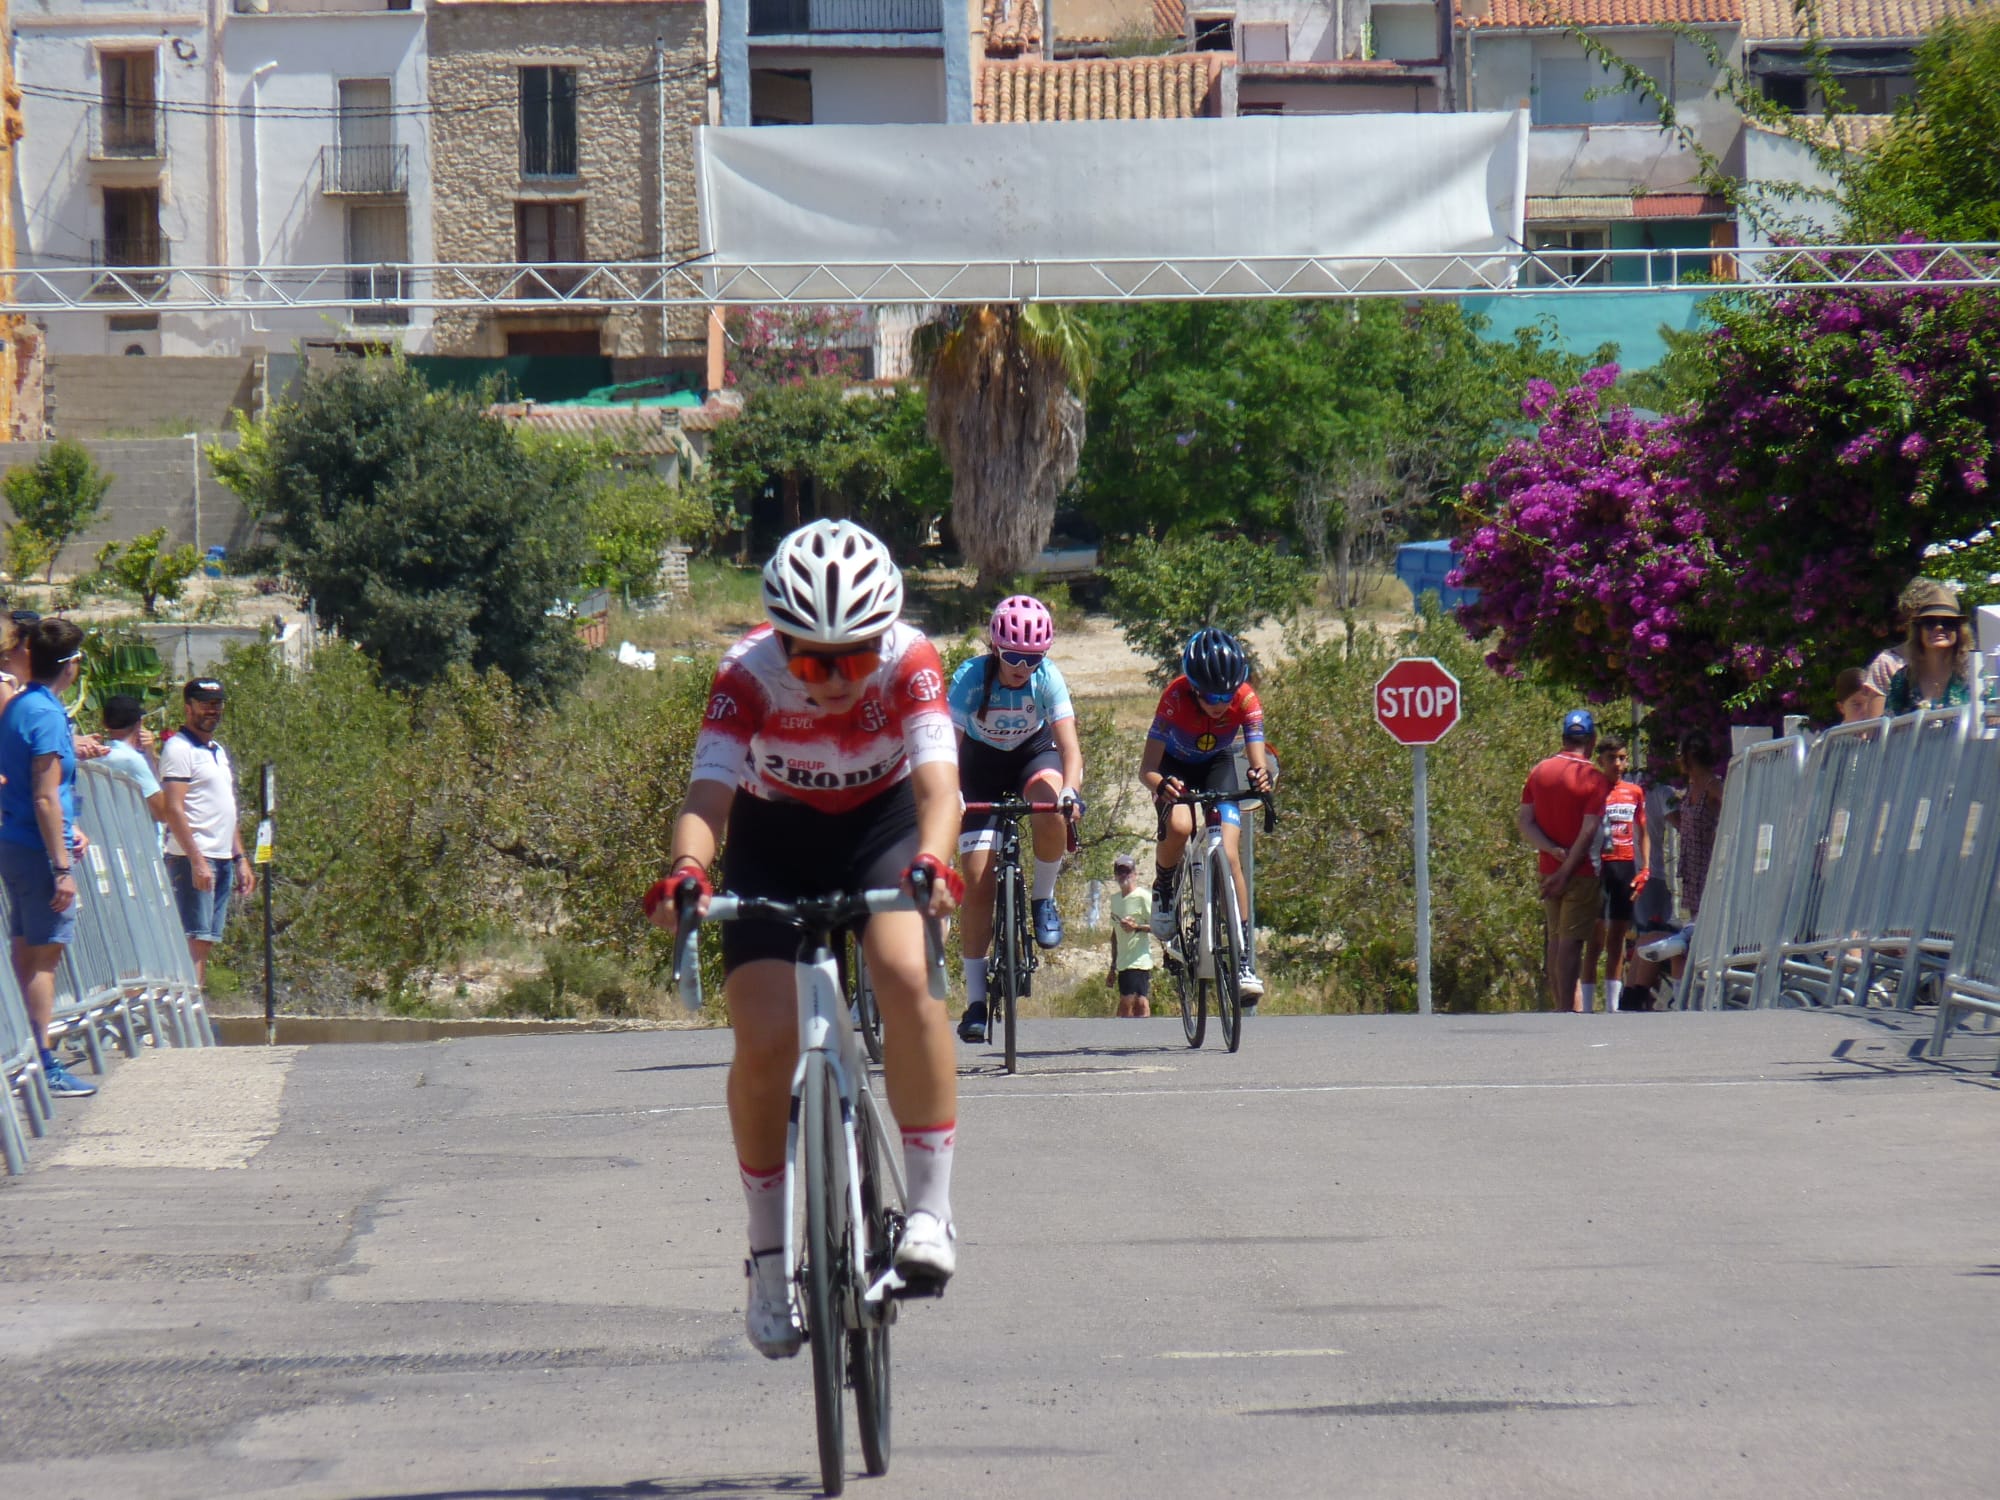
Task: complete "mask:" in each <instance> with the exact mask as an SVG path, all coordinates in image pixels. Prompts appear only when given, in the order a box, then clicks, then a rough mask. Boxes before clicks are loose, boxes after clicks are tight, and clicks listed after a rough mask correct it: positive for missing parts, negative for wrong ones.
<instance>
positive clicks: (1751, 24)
mask: <svg viewBox="0 0 2000 1500" xmlns="http://www.w3.org/2000/svg"><path fill="white" fill-rule="evenodd" d="M1985 3H1989V0H1820V4H1819V28H1820V34H1821V35H1822V36H1825V37H1829V38H1832V39H1834V40H1838V41H1889V40H1892V39H1902V38H1908V37H1920V36H1923V35H1925V34H1927V33H1928V32H1929V31H1930V29H1931V28H1932V27H1933V26H1935V25H1937V23H1938V22H1940V21H1942V20H1944V19H1945V18H1946V17H1947V16H1963V15H1969V14H1970V13H1971V12H1973V11H1975V10H1978V9H1979V8H1980V6H1981V5H1982V4H1985ZM1743 34H1744V35H1745V36H1746V37H1748V38H1750V39H1751V40H1752V41H1766V42H1768V41H1794V40H1798V39H1800V38H1802V37H1804V35H1805V28H1804V27H1803V26H1801V25H1800V24H1799V19H1798V12H1797V9H1796V7H1795V6H1794V5H1793V3H1792V0H1744V4H1743Z"/></svg>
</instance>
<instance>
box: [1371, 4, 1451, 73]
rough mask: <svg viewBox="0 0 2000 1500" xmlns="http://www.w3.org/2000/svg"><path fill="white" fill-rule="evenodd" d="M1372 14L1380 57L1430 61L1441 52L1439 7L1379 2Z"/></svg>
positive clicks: (1376, 46) (1402, 60)
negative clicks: (1439, 42) (1439, 46)
mask: <svg viewBox="0 0 2000 1500" xmlns="http://www.w3.org/2000/svg"><path fill="white" fill-rule="evenodd" d="M1369 14H1370V19H1371V20H1372V21H1373V23H1374V27H1375V55H1376V56H1377V57H1393V58H1395V59H1396V60H1397V61H1398V62H1428V61H1430V60H1431V59H1433V58H1435V57H1436V56H1437V55H1438V22H1437V7H1436V6H1434V5H1393V4H1378V5H1376V6H1375V8H1374V9H1373V10H1372V11H1371V12H1370V13H1369Z"/></svg>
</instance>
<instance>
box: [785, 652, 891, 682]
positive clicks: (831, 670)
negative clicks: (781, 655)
mask: <svg viewBox="0 0 2000 1500" xmlns="http://www.w3.org/2000/svg"><path fill="white" fill-rule="evenodd" d="M879 644H880V643H879V642H876V641H870V642H869V643H868V644H867V645H865V646H856V647H854V648H853V649H851V650H847V651H800V650H797V649H796V648H794V647H793V646H792V645H791V644H790V643H789V642H787V643H786V646H785V670H786V671H787V672H790V673H791V674H792V676H794V677H796V678H797V679H798V680H799V681H800V682H803V683H805V684H807V685H808V686H810V687H819V686H822V685H823V684H825V683H829V682H831V681H833V679H834V678H836V677H841V678H845V679H846V680H847V681H849V682H865V681H867V680H868V679H869V678H870V677H873V676H874V675H875V673H876V671H877V670H878V669H879V668H880V667H881V665H882V653H881V651H879V650H878V649H877V647H878V646H879Z"/></svg>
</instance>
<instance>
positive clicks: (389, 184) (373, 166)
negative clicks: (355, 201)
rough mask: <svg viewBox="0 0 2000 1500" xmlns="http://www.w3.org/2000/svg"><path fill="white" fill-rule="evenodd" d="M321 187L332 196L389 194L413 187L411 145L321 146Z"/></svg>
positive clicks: (378, 195)
mask: <svg viewBox="0 0 2000 1500" xmlns="http://www.w3.org/2000/svg"><path fill="white" fill-rule="evenodd" d="M319 190H320V191H321V192H322V193H325V194H328V195H329V196H334V197H339V196H356V195H359V196H367V197H378V198H379V197H387V196H391V195H396V194H401V193H407V192H409V190H410V148H409V147H408V146H377V145H369V146H322V147H320V148H319Z"/></svg>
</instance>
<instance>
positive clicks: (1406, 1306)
mask: <svg viewBox="0 0 2000 1500" xmlns="http://www.w3.org/2000/svg"><path fill="white" fill-rule="evenodd" d="M1925 1026H1926V1027H1927V1022H1926V1023H1925ZM1922 1029H1924V1028H1923V1027H1919V1026H1917V1025H1915V1024H1905V1025H1903V1026H1901V1027H1899V1026H1898V1025H1897V1024H1896V1023H1895V1021H1894V1020H1893V1019H1885V1018H1881V1017H1875V1018H1869V1017H1865V1016H1857V1015H1828V1014H1809V1013H1797V1012H1778V1013H1766V1014H1754V1015H1716V1016H1703V1015H1690V1016H1683V1015H1659V1016H1616V1017H1588V1018H1584V1017H1559V1016H1522V1017H1492V1018H1463V1017H1437V1018H1433V1019H1430V1020H1421V1019H1418V1018H1415V1017H1393V1018H1358V1019H1327V1020H1305V1019H1297V1020H1287V1019H1277V1018H1272V1019H1268V1020H1258V1021H1253V1022H1251V1023H1249V1029H1248V1031H1247V1040H1246V1043H1245V1050H1244V1051H1243V1052H1242V1053H1241V1054H1239V1055H1237V1056H1235V1057H1230V1056H1226V1055H1224V1054H1222V1053H1220V1052H1219V1051H1216V1050H1215V1049H1214V1047H1213V1046H1212V1045H1211V1048H1210V1049H1209V1050H1206V1051H1204V1052H1201V1053H1190V1052H1189V1051H1188V1050H1187V1049H1186V1048H1185V1047H1184V1046H1181V1045H1180V1044H1179V1035H1178V1028H1177V1026H1176V1025H1175V1023H1172V1022H1168V1021H1154V1022H1150V1023H1115V1022H1047V1023H1041V1024H1039V1025H1036V1026H1034V1027H1033V1028H1032V1029H1031V1031H1030V1032H1029V1034H1028V1036H1027V1046H1028V1048H1029V1051H1028V1054H1027V1057H1026V1063H1025V1066H1026V1068H1027V1070H1028V1071H1026V1072H1025V1073H1024V1074H1023V1075H1022V1076H1020V1077H1017V1078H1011V1079H1010V1078H1006V1077H1002V1076H996V1075H995V1074H994V1073H993V1072H992V1071H991V1070H990V1069H989V1068H987V1067H985V1066H984V1063H985V1061H986V1055H985V1054H980V1053H967V1054H965V1060H966V1062H967V1073H966V1076H965V1078H964V1081H963V1084H964V1086H963V1098H962V1108H961V1114H960V1120H961V1135H960V1142H961V1144H960V1148H959V1159H958V1177H957V1194H956V1197H957V1202H958V1207H959V1214H960V1226H961V1230H962V1234H963V1241H962V1260H961V1273H960V1276H959V1279H958V1280H957V1281H956V1282H955V1283H954V1284H953V1286H952V1288H951V1290H950V1293H949V1295H947V1296H946V1297H945V1299H944V1300H943V1301H942V1302H940V1303H936V1304H929V1305H919V1306H914V1307H912V1308H911V1309H910V1310H909V1312H908V1313H907V1314H906V1315H905V1317H904V1318H903V1319H902V1321H901V1322H900V1323H899V1324H898V1326H897V1333H896V1340H897V1343H896V1383H897V1391H896V1443H897V1447H896V1454H895V1466H894V1469H893V1471H892V1473H891V1474H890V1475H889V1476H888V1477H887V1478H885V1479H882V1480H867V1479H864V1478H861V1477H859V1459H858V1455H857V1456H856V1457H855V1460H854V1469H853V1472H854V1474H855V1476H856V1477H855V1478H854V1479H852V1480H851V1481H850V1487H849V1492H850V1493H851V1494H856V1495H860V1496H863V1497H867V1500H877V1497H879V1500H892V1497H898V1496H925V1497H935V1496H941V1495H975V1496H983V1495H999V1494H1003V1493H1004V1494H1006V1495H1008V1496H1009V1497H1031V1496H1064V1497H1069V1496H1076V1495H1090V1496H1103V1497H1126V1496H1130V1497H1143V1500H1167V1497H1179V1496H1203V1497H1207V1496H1218V1495H1239V1494H1257V1495H1272V1496H1322V1495H1338V1496H1341V1497H1343V1500H1348V1497H1374V1496H1383V1497H1390V1496H1394V1497H1409V1496H1432V1495H1449V1496H1468V1497H1512V1496H1519V1497H1534V1500H1551V1497H1569V1496H1575V1497H1590V1500H1608V1497H1623V1496H1645V1497H1656V1496H1744V1497H1751V1496H1754V1497H1758V1500H1775V1497H1788V1496H1811V1497H1814V1500H1826V1497H1833V1496H1868V1497H1880V1496H1899V1497H1900V1496H1924V1497H1933V1496H1978V1497H1982V1500H1990V1497H1992V1496H1993V1495H1995V1494H1996V1493H2000V1455H1996V1452H1995V1445H1994V1443H1993V1442H1992V1439H1991V1424H1992V1413H1993V1403H1994V1396H1995V1393H1996V1385H2000V1359H1996V1354H2000V1150H1996V1149H1995V1147H1996V1141H2000V1087H1996V1085H1995V1083H1994V1081H1993V1079H1992V1078H1991V1077H1990V1076H1989V1071H1988V1070H1989V1069H1990V1067H1991V1064H1992V1053H1993V1047H1992V1046H1990V1045H1989V1046H1985V1047H1976V1046H1974V1045H1973V1044H1972V1043H1967V1044H1965V1046H1964V1047H1963V1048H1962V1051H1963V1053H1964V1056H1963V1057H1962V1058H1961V1059H1960V1060H1959V1062H1958V1063H1957V1064H1956V1065H1951V1066H1935V1065H1931V1064H1928V1063H1923V1062H1920V1061H1917V1060H1915V1059H1914V1058H1913V1057H1912V1056H1911V1048H1912V1046H1913V1044H1914V1043H1915V1042H1916V1041H1917V1040H1918V1038H1919V1034H1920V1031H1921V1030H1922ZM727 1048H728V1038H727V1035H726V1034H721V1033H691V1032H654V1033H638V1034H624V1035H608V1036H597V1035H584V1036H578V1035H571V1036H562V1037H547V1038H516V1037H507V1038H493V1039H487V1040H480V1041H462V1042H448V1043H433V1044H427V1045H414V1046H374V1047H362V1046H355V1047H334V1046H323V1047H315V1048H307V1049H286V1050H281V1051H279V1052H277V1053H275V1054H273V1053H268V1052H264V1051H261V1050H252V1049H242V1050H237V1049H226V1050H223V1051H218V1052H210V1053H181V1054H163V1055H159V1056H147V1057H143V1058H141V1059H139V1060H137V1061H135V1062H131V1063H126V1064H122V1065H120V1066H119V1067H118V1068H117V1070H115V1071H114V1073H113V1074H112V1076H111V1078H110V1080H109V1086H108V1087H107V1088H106V1089H105V1091H104V1093H103V1094H102V1095H100V1096H99V1098H97V1099H96V1100H92V1101H88V1102H77V1103H72V1104H68V1105H66V1106H65V1107H64V1108H63V1123H64V1126H65V1130H64V1144H63V1145H62V1146H61V1147H60V1148H59V1149H55V1150H51V1149H49V1147H50V1146H51V1145H52V1144H53V1142H45V1143H42V1144H43V1149H41V1150H40V1151H38V1153H37V1157H36V1160H37V1166H36V1167H35V1169H34V1170H33V1171H32V1172H31V1173H30V1174H29V1175H28V1176H27V1177H26V1178H24V1179H21V1180H19V1181H17V1182H15V1183H13V1184H12V1185H10V1186H6V1187H4V1188H0V1493H4V1494H7V1495H16V1496H20V1497H23V1500H59V1497H66V1496H91V1497H96V1496H106V1497H114V1496H115V1497H121V1500H123V1497H154V1496H158V1497H168V1496H173V1497H190V1500H215V1497H231V1500H249V1497H254V1496H285V1497H298V1500H320V1497H342V1500H389V1497H397V1500H417V1497H421V1500H447V1497H450V1500H472V1497H508V1500H550V1497H578V1500H582V1497H601V1500H610V1497H619V1500H647V1497H665V1496H762V1495H767V1494H779V1495H798V1494H807V1493H811V1492H813V1490H814V1488H815V1486H814V1485H813V1483H812V1482H811V1480H810V1478H809V1476H810V1475H812V1474H813V1473H814V1471H815V1457H814V1452H815V1450H814V1440H813V1427H812V1416H811V1397H810V1374H809V1371H808V1369H807V1367H806V1363H805V1361H803V1360H796V1361H791V1362H787V1363H780V1364H770V1363H767V1362H766V1361H764V1360H762V1359H760V1358H758V1357H756V1356H755V1355H754V1354H753V1353H751V1351H750V1350H749V1349H748V1347H747V1346H746V1345H745V1344H744V1343H743V1341H742V1337H741V1333H740V1318H741V1311H740V1297H741V1279H740V1278H741V1272H740V1262H741V1256H742V1244H741V1235H742V1228H741V1218H742V1214H741V1207H740V1199H739V1195H738V1192H737V1188H736V1183H735V1173H734V1168H733V1165H732V1162H731V1157H730V1152H729V1149H728V1144H727V1136H726V1132H725V1125H724V1119H723V1115H722V1112H721V1109H720V1100H721V1092H722V1076H723V1075H722V1068H723V1063H724V1059H725V1056H726V1053H727ZM190 1122H192V1123H190Z"/></svg>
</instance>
